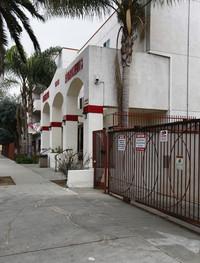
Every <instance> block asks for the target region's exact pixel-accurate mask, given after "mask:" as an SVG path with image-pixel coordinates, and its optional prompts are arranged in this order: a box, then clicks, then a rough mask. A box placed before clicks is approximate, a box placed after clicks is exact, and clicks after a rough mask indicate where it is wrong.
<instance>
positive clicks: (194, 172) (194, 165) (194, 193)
mask: <svg viewBox="0 0 200 263" xmlns="http://www.w3.org/2000/svg"><path fill="white" fill-rule="evenodd" d="M196 132H197V124H196V123H195V124H194V136H193V137H194V144H193V147H194V152H193V154H194V157H193V160H194V163H193V219H195V218H196V212H195V207H196V204H195V195H196V187H195V181H196V178H195V177H196Z"/></svg>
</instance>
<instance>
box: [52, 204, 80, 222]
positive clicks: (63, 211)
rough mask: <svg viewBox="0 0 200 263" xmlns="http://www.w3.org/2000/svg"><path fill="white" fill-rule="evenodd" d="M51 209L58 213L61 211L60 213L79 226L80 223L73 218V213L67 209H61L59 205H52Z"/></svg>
mask: <svg viewBox="0 0 200 263" xmlns="http://www.w3.org/2000/svg"><path fill="white" fill-rule="evenodd" d="M49 208H50V209H51V210H53V211H55V212H57V213H60V214H63V215H65V216H66V217H67V218H68V219H69V220H71V221H72V223H73V224H74V225H75V226H79V224H77V223H76V221H75V220H74V219H73V217H72V215H71V214H70V213H69V212H68V211H66V210H63V209H61V208H60V207H57V206H51V207H49Z"/></svg>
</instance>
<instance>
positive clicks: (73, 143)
mask: <svg viewBox="0 0 200 263" xmlns="http://www.w3.org/2000/svg"><path fill="white" fill-rule="evenodd" d="M77 143H78V122H77V121H66V122H65V125H64V126H63V149H73V151H74V153H76V152H77V147H78V146H77Z"/></svg>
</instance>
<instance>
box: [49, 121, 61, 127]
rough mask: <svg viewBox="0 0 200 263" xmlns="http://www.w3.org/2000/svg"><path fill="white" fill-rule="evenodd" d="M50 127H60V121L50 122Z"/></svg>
mask: <svg viewBox="0 0 200 263" xmlns="http://www.w3.org/2000/svg"><path fill="white" fill-rule="evenodd" d="M50 127H59V128H61V127H62V122H51V123H50Z"/></svg>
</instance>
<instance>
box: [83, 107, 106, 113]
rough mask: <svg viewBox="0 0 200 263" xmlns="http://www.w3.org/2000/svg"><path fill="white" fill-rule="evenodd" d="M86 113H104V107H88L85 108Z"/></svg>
mask: <svg viewBox="0 0 200 263" xmlns="http://www.w3.org/2000/svg"><path fill="white" fill-rule="evenodd" d="M83 112H84V113H103V106H96V105H88V106H85V107H84V108H83Z"/></svg>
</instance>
